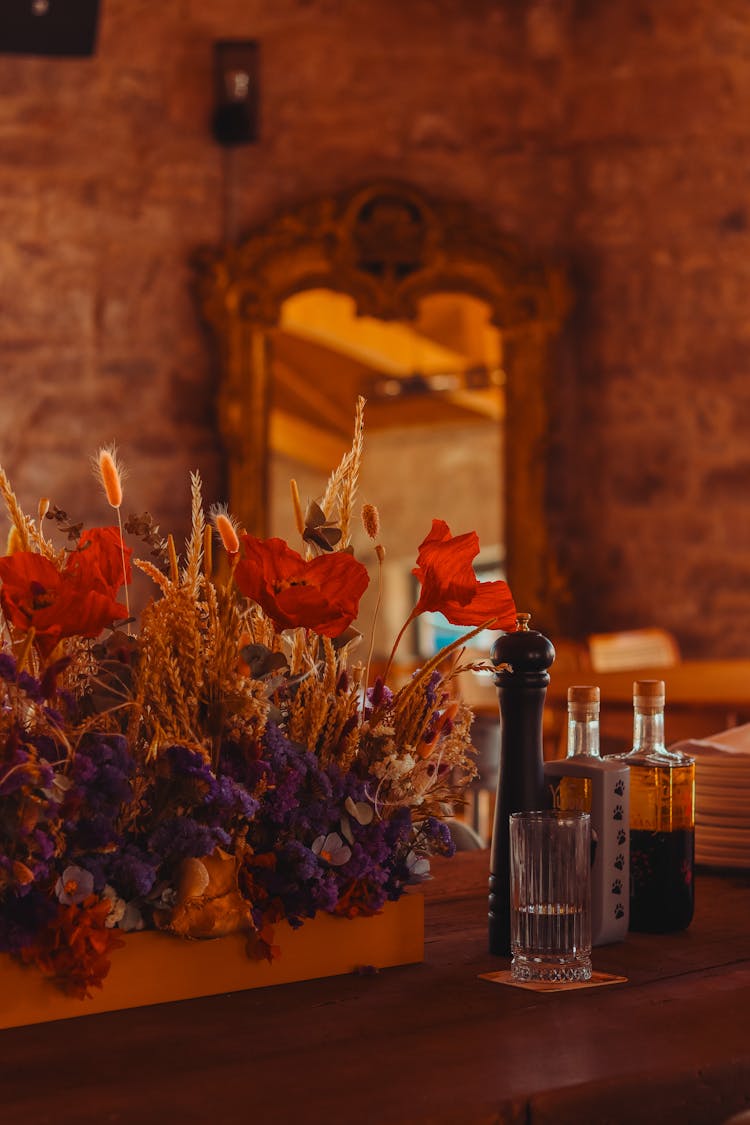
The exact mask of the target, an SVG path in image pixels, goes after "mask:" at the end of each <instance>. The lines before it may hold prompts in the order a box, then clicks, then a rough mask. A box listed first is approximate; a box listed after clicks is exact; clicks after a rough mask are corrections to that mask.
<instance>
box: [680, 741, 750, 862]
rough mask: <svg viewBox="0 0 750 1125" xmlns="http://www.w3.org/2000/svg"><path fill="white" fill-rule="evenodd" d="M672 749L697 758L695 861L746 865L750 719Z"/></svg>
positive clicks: (749, 845)
mask: <svg viewBox="0 0 750 1125" xmlns="http://www.w3.org/2000/svg"><path fill="white" fill-rule="evenodd" d="M671 749H673V750H681V751H682V752H683V753H685V754H689V755H690V757H691V758H695V862H696V863H700V864H702V865H704V866H706V867H736V868H750V723H749V724H747V725H745V726H742V727H733V728H732V729H731V730H727V731H723V732H722V733H721V734H715V735H712V737H711V738H710V739H701V740H695V741H690V742H680V743H677V744H676V745H675V746H672V747H671Z"/></svg>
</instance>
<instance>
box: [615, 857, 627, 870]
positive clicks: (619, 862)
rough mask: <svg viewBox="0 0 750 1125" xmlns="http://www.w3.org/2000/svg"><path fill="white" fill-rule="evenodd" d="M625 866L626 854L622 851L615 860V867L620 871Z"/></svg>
mask: <svg viewBox="0 0 750 1125" xmlns="http://www.w3.org/2000/svg"><path fill="white" fill-rule="evenodd" d="M624 866H625V856H624V855H623V854H622V852H620V854H619V855H618V857H617V859H616V860H615V867H616V868H617V870H618V871H622V869H623V867H624Z"/></svg>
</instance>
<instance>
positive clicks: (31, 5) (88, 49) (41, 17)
mask: <svg viewBox="0 0 750 1125" xmlns="http://www.w3.org/2000/svg"><path fill="white" fill-rule="evenodd" d="M99 6H100V0H0V54H12V55H67V56H85V55H93V53H94V51H95V49H96V32H97V27H98V23H99Z"/></svg>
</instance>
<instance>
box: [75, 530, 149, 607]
mask: <svg viewBox="0 0 750 1125" xmlns="http://www.w3.org/2000/svg"><path fill="white" fill-rule="evenodd" d="M132 553H133V552H132V551H131V549H130V547H125V548H124V549H123V542H122V537H121V535H120V532H119V531H118V529H117V528H116V527H92V528H89V530H88V531H84V533H83V535H82V536H81V538H80V539H79V540H78V547H77V549H76V550H75V551H73V553H72V554H71V555H70V556H69V557H68V561H67V564H66V567H65V570H66V573H68V574H71V575H75V576H76V578H77V579H78V581H79V582H80V585H81V587H82V588H83V589H86V590H95V591H97V592H98V593H100V594H106V595H107V596H108V597H110V598H115V597H116V596H117V593H118V591H119V589H120V587H121V586H122V585H123V570H122V567H123V554H124V558H125V575H126V577H125V579H124V581H125V582H128V583H129V582H130V580H131V577H132V576H131V571H130V556H131V555H132Z"/></svg>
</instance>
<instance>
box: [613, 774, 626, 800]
mask: <svg viewBox="0 0 750 1125" xmlns="http://www.w3.org/2000/svg"><path fill="white" fill-rule="evenodd" d="M624 792H625V782H624V781H623V780H622V778H620V780H619V781H618V782H617V785H615V793H616V794H617V796H618V797H622V795H623V793H624Z"/></svg>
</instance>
